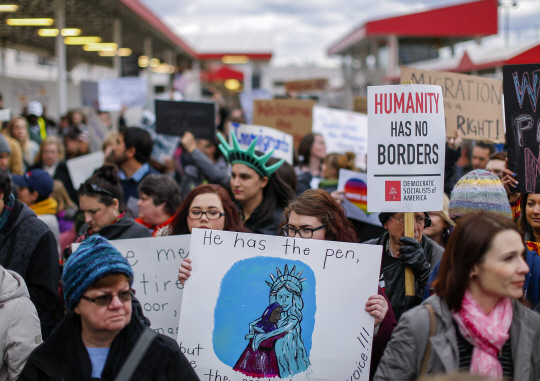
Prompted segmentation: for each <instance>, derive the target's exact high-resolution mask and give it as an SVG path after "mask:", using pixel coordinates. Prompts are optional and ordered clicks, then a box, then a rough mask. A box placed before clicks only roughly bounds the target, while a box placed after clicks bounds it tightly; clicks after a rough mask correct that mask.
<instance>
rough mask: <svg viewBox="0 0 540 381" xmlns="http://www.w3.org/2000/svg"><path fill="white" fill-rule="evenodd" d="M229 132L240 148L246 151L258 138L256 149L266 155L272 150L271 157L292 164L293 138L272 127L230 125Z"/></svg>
mask: <svg viewBox="0 0 540 381" xmlns="http://www.w3.org/2000/svg"><path fill="white" fill-rule="evenodd" d="M231 132H232V133H234V134H235V135H236V138H237V139H238V143H239V144H240V148H243V149H247V148H248V147H249V145H250V144H251V142H253V140H255V139H256V138H258V140H257V146H256V149H257V150H259V151H261V152H264V153H267V152H268V151H270V150H272V149H273V150H274V153H273V154H272V157H275V158H276V159H283V160H285V161H286V162H287V163H289V164H291V165H292V163H293V147H294V146H293V137H292V135H289V134H286V133H285V132H283V131H280V130H276V129H275V128H272V127H264V126H254V125H251V124H239V123H231Z"/></svg>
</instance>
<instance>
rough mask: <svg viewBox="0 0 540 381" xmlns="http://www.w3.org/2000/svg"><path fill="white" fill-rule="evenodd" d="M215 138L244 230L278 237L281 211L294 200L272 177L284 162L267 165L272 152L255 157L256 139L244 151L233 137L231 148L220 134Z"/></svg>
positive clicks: (290, 191) (288, 189)
mask: <svg viewBox="0 0 540 381" xmlns="http://www.w3.org/2000/svg"><path fill="white" fill-rule="evenodd" d="M218 137H219V139H220V140H221V144H220V145H219V149H220V150H221V152H223V154H224V156H225V157H226V158H227V160H228V161H229V163H231V165H232V170H231V190H232V192H233V195H234V198H235V200H236V201H237V203H238V204H239V206H240V213H241V218H242V223H243V224H244V227H246V228H247V229H249V230H251V231H252V232H253V233H258V234H269V235H277V234H278V228H279V225H280V223H281V222H283V218H282V215H283V210H284V208H285V206H287V204H288V202H289V201H290V200H292V199H293V198H294V197H295V193H294V191H293V189H292V188H291V187H290V186H289V185H287V184H285V182H284V181H283V180H282V179H281V178H280V177H279V176H278V174H277V173H274V172H276V171H277V170H278V168H279V167H281V165H282V164H283V163H284V161H283V160H280V161H278V162H277V163H275V164H272V165H267V163H268V161H269V160H270V158H271V156H272V153H273V152H274V150H272V151H270V152H268V153H266V154H262V153H257V152H256V151H255V147H256V146H257V138H256V139H255V140H253V142H252V143H251V145H250V146H249V148H248V149H246V150H243V149H241V148H240V145H239V144H238V140H237V139H236V136H235V135H234V134H231V139H232V147H231V146H230V145H229V144H228V143H227V142H226V141H225V139H224V138H223V137H222V136H221V135H220V134H218Z"/></svg>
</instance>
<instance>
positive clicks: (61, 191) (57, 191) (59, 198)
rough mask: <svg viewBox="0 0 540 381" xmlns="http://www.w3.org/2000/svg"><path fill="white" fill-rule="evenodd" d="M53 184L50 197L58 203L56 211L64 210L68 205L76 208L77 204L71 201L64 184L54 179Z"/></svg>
mask: <svg viewBox="0 0 540 381" xmlns="http://www.w3.org/2000/svg"><path fill="white" fill-rule="evenodd" d="M53 184H54V185H53V191H52V194H51V197H52V198H54V199H55V200H56V202H57V203H58V209H57V210H58V213H60V212H62V211H64V210H66V209H67V208H69V207H72V208H75V209H77V205H75V203H74V202H73V201H71V198H69V195H68V193H67V191H66V187H65V186H64V184H63V183H62V182H61V181H60V180H54V182H53Z"/></svg>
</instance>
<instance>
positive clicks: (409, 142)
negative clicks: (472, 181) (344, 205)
mask: <svg viewBox="0 0 540 381" xmlns="http://www.w3.org/2000/svg"><path fill="white" fill-rule="evenodd" d="M368 123H369V124H368V127H369V129H368V130H369V140H368V141H369V150H368V161H367V164H368V170H367V173H368V188H369V190H370V192H369V193H368V211H369V212H429V211H438V210H442V208H443V193H444V154H445V145H446V138H445V135H446V134H445V121H444V102H443V96H442V90H441V87H440V86H434V85H395V86H369V87H368Z"/></svg>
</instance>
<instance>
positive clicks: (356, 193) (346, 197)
mask: <svg viewBox="0 0 540 381" xmlns="http://www.w3.org/2000/svg"><path fill="white" fill-rule="evenodd" d="M338 190H342V191H343V192H344V193H343V202H342V205H343V207H344V208H345V211H346V212H347V218H353V219H355V220H358V221H362V222H367V223H368V224H371V225H377V226H382V225H381V222H380V221H379V213H369V212H368V209H367V193H368V192H367V174H366V173H361V172H355V171H349V170H348V169H340V170H339V181H338Z"/></svg>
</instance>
